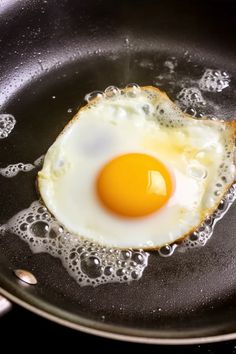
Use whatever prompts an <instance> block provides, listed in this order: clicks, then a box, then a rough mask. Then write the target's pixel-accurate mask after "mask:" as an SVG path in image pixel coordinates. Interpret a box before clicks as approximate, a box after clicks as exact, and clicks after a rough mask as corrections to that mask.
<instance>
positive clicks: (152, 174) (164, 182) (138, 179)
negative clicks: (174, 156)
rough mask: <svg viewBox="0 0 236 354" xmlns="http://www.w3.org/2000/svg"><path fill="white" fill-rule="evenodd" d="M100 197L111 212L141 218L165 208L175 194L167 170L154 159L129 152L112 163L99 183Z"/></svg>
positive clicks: (105, 167) (109, 163)
mask: <svg viewBox="0 0 236 354" xmlns="http://www.w3.org/2000/svg"><path fill="white" fill-rule="evenodd" d="M96 189H97V195H98V197H99V199H100V201H101V202H102V204H103V205H104V206H105V207H106V208H107V209H109V210H110V211H111V212H113V213H115V214H118V215H120V216H125V217H142V216H145V215H148V214H151V213H153V212H155V211H157V210H158V209H160V208H161V207H163V206H164V205H165V204H166V203H167V201H168V200H169V198H170V196H171V194H172V192H173V183H172V178H171V175H170V173H169V171H168V170H167V168H166V167H165V166H164V165H163V163H161V162H160V161H159V160H157V159H156V158H154V157H153V156H149V155H146V154H140V153H129V154H125V155H121V156H118V157H116V158H114V159H112V160H110V161H109V162H108V163H107V164H106V165H105V166H104V167H103V168H102V170H101V171H100V173H99V174H98V177H97V181H96Z"/></svg>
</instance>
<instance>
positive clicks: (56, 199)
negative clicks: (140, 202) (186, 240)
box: [38, 87, 235, 249]
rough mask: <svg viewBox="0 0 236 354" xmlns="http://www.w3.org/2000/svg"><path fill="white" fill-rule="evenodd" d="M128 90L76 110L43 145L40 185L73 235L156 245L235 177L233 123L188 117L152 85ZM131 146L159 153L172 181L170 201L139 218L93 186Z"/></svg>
mask: <svg viewBox="0 0 236 354" xmlns="http://www.w3.org/2000/svg"><path fill="white" fill-rule="evenodd" d="M128 93H129V90H123V91H122V94H119V95H116V96H114V97H106V98H102V99H100V100H96V101H94V102H92V103H90V104H88V105H87V106H85V107H84V108H83V109H81V110H80V111H79V112H78V114H77V115H76V116H75V118H74V119H73V120H72V121H71V122H70V124H68V125H67V127H66V128H65V129H64V131H63V132H62V134H60V135H59V137H58V138H57V139H56V141H55V142H54V144H53V145H52V146H51V147H50V149H49V150H48V152H47V154H46V156H45V160H44V165H43V169H42V171H40V172H39V175H38V186H39V191H40V194H41V196H42V199H43V201H44V203H45V204H46V206H47V207H48V209H49V210H50V211H51V212H52V213H53V214H54V216H55V217H56V218H57V220H58V221H59V222H60V223H61V224H62V225H64V226H65V227H66V229H67V230H68V231H70V232H72V233H73V234H75V235H78V236H81V237H85V238H88V239H91V240H93V241H95V242H97V243H99V244H102V245H106V246H112V247H117V248H144V249H145V248H158V247H161V246H162V245H165V244H169V243H172V242H174V241H176V240H177V239H179V238H182V237H184V236H186V235H187V234H189V233H190V232H191V231H193V230H194V229H195V228H197V227H198V226H199V224H200V223H201V222H202V221H203V220H204V219H205V217H206V216H207V215H208V214H209V213H211V212H212V211H213V210H214V209H215V208H216V207H217V205H218V204H219V202H220V200H221V199H222V197H223V195H224V193H225V192H226V190H227V189H228V188H229V186H230V185H231V184H232V183H233V181H234V179H235V165H234V161H233V152H234V136H235V125H234V124H233V123H231V124H229V123H223V122H219V121H209V120H197V119H193V118H191V117H189V116H187V115H185V114H184V113H182V112H181V111H180V110H179V109H178V108H177V107H176V106H175V105H174V104H173V103H172V102H171V101H170V100H169V99H168V97H167V96H166V95H165V94H163V93H161V92H160V91H159V90H157V89H154V88H152V87H144V88H142V89H141V90H140V92H139V93H138V94H136V95H134V96H135V97H133V95H129V94H128ZM133 152H136V153H137V152H140V153H145V154H149V155H151V156H154V157H156V158H157V159H159V160H160V161H162V162H163V163H164V164H165V165H166V166H167V167H168V168H169V170H170V172H171V174H172V175H173V176H174V179H175V189H174V193H173V195H172V197H171V198H170V200H169V201H168V203H167V204H166V205H165V206H163V207H162V208H161V209H160V210H159V211H157V212H155V213H153V214H151V215H149V216H145V217H142V218H124V217H121V216H117V215H115V214H113V213H111V212H109V211H108V210H107V209H105V208H104V207H103V205H102V204H101V202H100V200H99V198H98V196H97V194H96V188H95V185H96V178H97V175H98V172H99V171H100V170H101V168H102V167H103V166H104V165H105V164H106V163H107V162H108V161H110V160H111V159H113V158H114V157H117V156H119V155H122V154H125V153H133ZM222 164H223V165H224V167H222ZM225 166H226V167H227V168H226V169H225ZM225 176H226V181H225V180H224V179H225ZM223 177H224V178H223ZM117 178H119V176H117ZM217 184H218V185H221V187H219V186H218V187H217V186H216V185H217Z"/></svg>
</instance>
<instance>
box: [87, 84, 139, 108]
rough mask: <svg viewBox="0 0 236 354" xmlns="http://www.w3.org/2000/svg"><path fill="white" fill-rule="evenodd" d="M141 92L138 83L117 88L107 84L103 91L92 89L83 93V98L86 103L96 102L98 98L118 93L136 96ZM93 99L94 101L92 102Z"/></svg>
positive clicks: (113, 95)
mask: <svg viewBox="0 0 236 354" xmlns="http://www.w3.org/2000/svg"><path fill="white" fill-rule="evenodd" d="M140 92H141V89H140V87H139V85H137V84H135V83H131V84H128V85H127V86H126V87H125V89H119V88H118V87H116V86H108V87H107V88H106V89H105V90H104V91H92V92H90V93H87V95H85V97H84V99H85V101H86V102H87V103H90V104H91V103H94V104H96V102H97V100H98V99H102V98H103V99H106V98H108V99H111V98H112V97H117V96H119V95H126V96H128V97H136V96H137V94H138V93H140ZM93 101H94V102H93Z"/></svg>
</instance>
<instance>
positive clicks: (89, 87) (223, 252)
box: [0, 0, 236, 344]
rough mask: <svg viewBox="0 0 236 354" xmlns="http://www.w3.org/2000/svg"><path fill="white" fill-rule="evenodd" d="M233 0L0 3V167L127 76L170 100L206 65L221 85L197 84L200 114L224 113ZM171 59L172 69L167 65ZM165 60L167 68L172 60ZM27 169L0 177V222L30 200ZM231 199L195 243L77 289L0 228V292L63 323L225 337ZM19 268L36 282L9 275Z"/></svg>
mask: <svg viewBox="0 0 236 354" xmlns="http://www.w3.org/2000/svg"><path fill="white" fill-rule="evenodd" d="M235 10H236V4H235V2H234V1H227V0H222V1H217V0H215V1H213V0H204V1H203V0H202V1H201V0H199V1H170V0H168V1H162V0H159V1H158V0H157V1H151V0H145V1H141V0H136V1H131V0H130V1H129V0H125V1H123V0H120V1H116V2H115V1H110V0H96V1H95V0H86V1H82V0H74V1H73V0H61V1H56V0H48V1H43V0H42V1H38V0H28V1H27V0H22V1H14V0H1V2H0V48H1V50H0V80H1V81H0V105H1V106H0V108H1V113H9V114H12V115H13V116H14V117H15V119H16V125H15V127H14V130H13V131H12V132H11V134H10V135H9V136H8V138H5V139H1V140H0V146H1V147H0V149H1V167H5V166H7V165H9V164H11V163H17V162H32V161H34V160H35V159H36V158H38V157H39V156H40V155H42V154H44V153H45V152H46V151H47V149H48V147H49V146H50V145H51V144H52V142H53V141H54V139H55V138H56V136H57V135H58V133H59V132H60V131H61V130H62V128H63V127H64V125H65V124H66V123H67V121H68V120H69V119H70V118H71V117H72V116H73V114H74V113H75V112H76V111H77V109H78V106H81V105H82V104H83V102H84V101H83V97H84V95H85V94H86V93H88V92H90V91H93V90H96V89H99V90H104V89H105V88H106V87H107V86H109V85H116V86H118V87H123V86H125V85H126V84H128V83H130V82H136V83H137V84H139V85H150V84H151V85H157V86H159V87H160V88H161V89H162V90H164V91H166V92H167V93H168V95H169V96H170V97H171V98H172V99H173V100H175V99H176V97H177V95H178V92H179V91H180V90H181V87H183V86H184V85H185V86H187V87H192V86H194V87H196V85H197V80H199V78H200V77H201V76H202V75H203V73H204V71H205V70H206V69H207V68H210V69H214V70H221V71H225V72H227V73H228V74H229V75H230V79H231V81H230V86H229V87H228V88H225V89H224V90H222V92H220V93H218V94H217V95H216V94H214V95H213V93H211V92H206V93H204V95H205V96H204V97H205V100H206V102H209V105H206V106H205V107H204V109H205V111H204V112H203V113H204V114H209V115H213V114H214V115H218V116H219V117H220V118H224V119H232V118H234V117H235V116H236V100H235V94H236V81H235V78H236V66H235V61H236V46H235V26H236V18H235V16H234V14H235ZM168 61H169V62H170V61H172V64H173V62H174V63H177V64H173V65H174V67H175V71H174V73H173V71H172V70H171V67H170V65H169V64H167V62H168ZM173 65H172V68H173ZM36 174H37V170H36V169H33V170H32V171H30V172H28V173H19V174H18V175H17V176H16V177H14V178H4V177H3V176H0V210H1V213H0V223H4V222H6V221H7V220H8V219H9V218H10V217H12V216H13V215H14V214H16V213H17V212H18V211H19V210H22V209H24V208H27V207H28V206H29V205H30V203H31V202H32V201H33V200H35V199H37V194H36V190H35V178H36ZM234 213H235V206H234V205H233V206H232V207H231V209H230V210H229V211H228V213H227V214H226V215H225V217H224V218H223V219H222V220H221V221H220V222H218V224H217V225H216V228H215V230H214V235H213V237H212V238H211V239H210V241H209V242H208V243H207V244H206V246H205V247H202V248H194V249H192V250H189V251H188V252H185V253H184V254H182V253H179V252H175V253H174V255H173V256H171V257H169V258H161V257H159V258H158V256H157V254H156V253H155V252H153V253H151V254H150V259H149V266H148V267H147V268H146V270H145V272H144V275H143V277H142V278H141V279H140V280H139V281H133V282H131V283H130V284H127V283H126V284H125V283H124V284H106V285H101V286H98V287H95V288H94V287H91V286H87V287H80V286H79V285H78V284H77V283H76V282H75V281H74V280H73V279H72V278H71V277H70V276H69V274H68V273H67V271H66V270H65V268H64V267H63V266H62V264H61V262H60V260H59V259H57V258H54V257H52V256H50V255H49V254H46V253H39V254H33V253H32V252H31V251H30V249H29V247H28V245H27V244H26V243H25V242H23V241H21V240H20V239H19V238H18V237H17V236H16V235H14V234H8V235H7V237H0V269H1V272H0V286H1V293H2V295H4V296H5V297H7V298H8V299H10V300H12V301H13V302H16V303H18V304H20V305H22V306H24V307H26V308H28V309H30V310H32V311H34V312H35V313H38V314H40V315H42V316H44V317H47V318H50V319H52V320H54V321H57V322H59V323H61V324H63V325H66V326H69V327H72V328H75V329H78V330H81V331H85V332H89V333H92V334H98V335H102V336H105V337H111V338H117V339H124V340H130V341H137V342H145V343H166V344H167V343H168V344H180V343H182V344H187V343H200V342H210V341H219V340H225V339H233V338H236V316H235V310H236V301H235V300H236V292H235V289H236V287H235V285H236V280H235V274H236V262H235V252H236V242H235V232H236V220H235V217H234ZM16 269H25V270H28V271H30V272H31V273H32V274H33V275H34V276H35V277H36V279H37V284H36V285H31V286H30V285H28V286H27V285H26V284H24V283H23V282H21V281H19V280H18V279H17V278H16V277H15V275H14V273H13V271H14V270H16Z"/></svg>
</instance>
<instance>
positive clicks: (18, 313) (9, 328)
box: [0, 306, 236, 354]
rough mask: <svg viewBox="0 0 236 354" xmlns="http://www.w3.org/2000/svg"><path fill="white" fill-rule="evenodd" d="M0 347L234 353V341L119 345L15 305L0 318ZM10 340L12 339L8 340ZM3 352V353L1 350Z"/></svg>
mask: <svg viewBox="0 0 236 354" xmlns="http://www.w3.org/2000/svg"><path fill="white" fill-rule="evenodd" d="M0 333H1V337H0V345H1V348H4V347H6V346H7V348H8V351H10V349H11V348H12V349H13V348H15V347H16V345H17V344H18V345H19V349H20V348H21V349H23V350H24V352H26V351H27V350H29V352H31V353H32V352H33V351H36V350H37V351H40V350H44V351H45V350H46V349H48V345H51V346H52V347H53V351H54V352H55V351H56V350H57V349H62V348H63V346H64V347H65V350H66V353H69V352H70V348H73V352H76V353H79V352H81V353H82V352H84V351H85V352H87V353H90V352H92V349H93V350H94V354H95V353H97V352H99V353H103V352H109V353H111V354H113V353H139V352H141V353H160V354H166V353H170V354H172V353H173V354H179V353H180V354H203V353H204V354H215V353H223V354H236V341H231V342H222V343H213V344H204V345H192V346H159V345H145V344H135V343H126V342H119V341H114V340H110V339H103V338H100V337H95V336H91V335H88V334H84V333H81V332H77V331H75V330H72V329H69V328H66V327H63V326H61V325H58V324H56V323H53V322H51V321H48V320H46V319H44V318H41V317H39V316H37V315H35V314H32V313H30V312H29V311H26V310H24V309H22V308H20V307H18V306H14V307H13V310H11V311H10V312H8V313H7V314H6V315H5V316H3V317H1V318H0ZM9 337H10V338H11V340H9ZM1 353H2V351H1Z"/></svg>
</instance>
